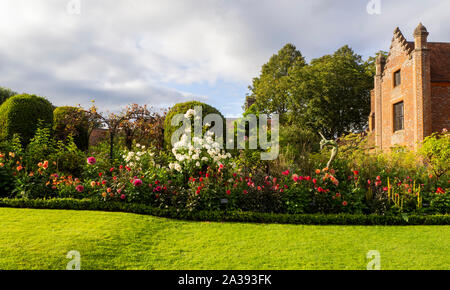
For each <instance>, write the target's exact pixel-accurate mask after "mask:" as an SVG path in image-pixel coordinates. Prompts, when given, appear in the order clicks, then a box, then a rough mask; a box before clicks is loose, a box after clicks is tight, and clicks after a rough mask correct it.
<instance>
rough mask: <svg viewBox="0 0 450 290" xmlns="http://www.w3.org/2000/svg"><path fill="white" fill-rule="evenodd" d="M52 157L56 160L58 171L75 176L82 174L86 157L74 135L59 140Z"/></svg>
mask: <svg viewBox="0 0 450 290" xmlns="http://www.w3.org/2000/svg"><path fill="white" fill-rule="evenodd" d="M50 158H51V159H52V160H54V161H55V162H56V169H57V171H58V172H61V173H65V174H69V175H73V176H81V175H82V170H83V165H84V164H85V159H86V157H85V155H84V153H83V152H82V151H81V150H80V149H78V147H77V145H76V144H75V142H74V140H73V137H72V136H69V137H68V138H67V139H66V140H64V141H58V143H57V145H56V151H55V153H54V154H53V155H52V156H51V157H50Z"/></svg>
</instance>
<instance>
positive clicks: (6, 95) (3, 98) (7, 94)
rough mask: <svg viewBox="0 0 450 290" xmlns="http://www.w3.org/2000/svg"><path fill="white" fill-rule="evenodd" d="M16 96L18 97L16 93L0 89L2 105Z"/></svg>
mask: <svg viewBox="0 0 450 290" xmlns="http://www.w3.org/2000/svg"><path fill="white" fill-rule="evenodd" d="M15 95H17V93H16V92H14V91H12V90H10V89H7V88H3V87H0V105H1V104H3V102H4V101H6V99H8V98H9V97H12V96H15Z"/></svg>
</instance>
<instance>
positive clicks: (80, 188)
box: [75, 185, 84, 192]
mask: <svg viewBox="0 0 450 290" xmlns="http://www.w3.org/2000/svg"><path fill="white" fill-rule="evenodd" d="M75 189H76V190H77V191H78V192H83V191H84V186H82V185H78V186H77V187H75Z"/></svg>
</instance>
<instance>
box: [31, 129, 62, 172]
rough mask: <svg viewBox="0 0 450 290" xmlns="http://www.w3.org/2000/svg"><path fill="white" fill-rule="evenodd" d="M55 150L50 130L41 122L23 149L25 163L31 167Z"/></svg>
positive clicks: (47, 157) (46, 158)
mask: <svg viewBox="0 0 450 290" xmlns="http://www.w3.org/2000/svg"><path fill="white" fill-rule="evenodd" d="M56 152H57V149H56V142H55V140H54V139H53V138H52V134H51V130H50V128H49V127H46V126H45V125H44V124H43V123H42V122H40V123H39V124H38V127H37V129H36V134H35V135H34V136H33V138H32V139H31V140H30V143H29V144H28V146H27V148H26V151H25V158H24V159H25V160H24V161H25V165H26V166H27V167H30V168H31V167H32V166H35V165H36V164H38V163H39V162H41V161H43V160H49V158H50V156H51V155H53V154H55V153H56Z"/></svg>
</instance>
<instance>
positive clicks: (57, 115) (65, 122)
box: [53, 106, 89, 151]
mask: <svg viewBox="0 0 450 290" xmlns="http://www.w3.org/2000/svg"><path fill="white" fill-rule="evenodd" d="M69 126H72V128H69ZM53 131H54V133H55V137H56V139H58V140H65V139H66V138H67V137H68V136H69V134H70V133H72V134H73V138H74V142H75V144H76V145H77V147H78V149H80V150H83V151H86V150H87V149H88V146H89V134H88V131H89V128H88V121H87V119H86V116H85V114H84V112H83V110H82V109H81V108H77V107H69V106H64V107H57V108H56V109H55V110H54V111H53Z"/></svg>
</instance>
